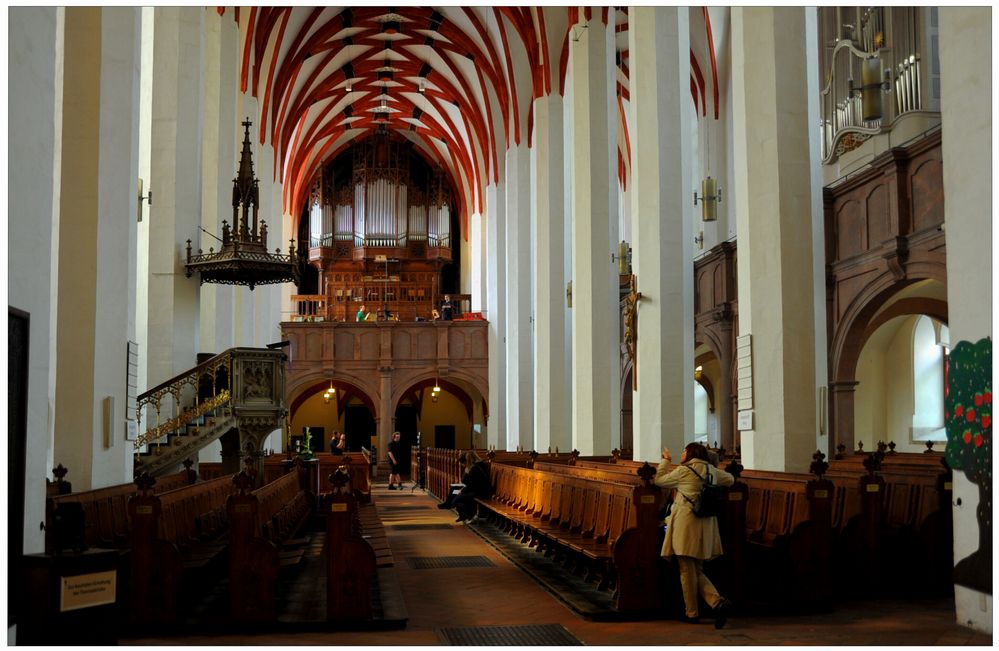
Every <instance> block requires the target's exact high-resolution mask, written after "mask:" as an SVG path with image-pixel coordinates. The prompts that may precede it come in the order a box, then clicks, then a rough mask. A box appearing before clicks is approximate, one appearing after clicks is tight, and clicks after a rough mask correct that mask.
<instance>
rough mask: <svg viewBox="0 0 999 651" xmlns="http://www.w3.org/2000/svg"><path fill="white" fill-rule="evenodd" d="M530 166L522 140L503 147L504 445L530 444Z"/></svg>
mask: <svg viewBox="0 0 999 651" xmlns="http://www.w3.org/2000/svg"><path fill="white" fill-rule="evenodd" d="M530 172H531V165H530V151H529V150H528V148H527V145H526V143H525V144H522V145H519V146H514V147H511V148H510V149H508V150H507V152H506V223H505V227H506V246H507V249H506V255H505V256H504V260H503V264H504V266H505V268H506V272H505V274H506V278H505V280H506V310H505V311H504V318H505V321H506V402H505V404H504V408H505V409H506V427H507V432H508V436H507V445H508V446H510V447H516V446H517V445H519V446H521V447H522V448H523V449H527V450H530V449H533V447H534V418H533V415H534V408H533V402H534V389H533V385H534V371H533V364H532V352H533V346H532V342H531V339H532V337H531V325H532V323H531V322H532V315H531V308H532V302H531V284H532V283H531V278H532V274H531V190H530V188H531V174H530Z"/></svg>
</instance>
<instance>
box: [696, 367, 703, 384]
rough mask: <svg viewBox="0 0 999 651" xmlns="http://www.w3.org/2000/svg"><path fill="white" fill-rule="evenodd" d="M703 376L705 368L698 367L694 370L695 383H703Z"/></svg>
mask: <svg viewBox="0 0 999 651" xmlns="http://www.w3.org/2000/svg"><path fill="white" fill-rule="evenodd" d="M703 374H704V368H703V367H701V366H698V367H697V368H695V369H694V381H695V382H700V381H701V376H702V375H703Z"/></svg>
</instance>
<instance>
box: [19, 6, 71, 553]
mask: <svg viewBox="0 0 999 651" xmlns="http://www.w3.org/2000/svg"><path fill="white" fill-rule="evenodd" d="M63 12H64V10H63V9H61V8H57V7H45V8H31V7H12V8H9V9H8V19H9V23H8V27H9V30H8V37H9V39H10V40H9V42H8V54H9V56H10V59H9V62H8V70H7V72H8V80H7V81H8V86H9V87H10V88H17V89H18V90H17V92H16V93H11V94H10V95H9V96H8V99H7V108H8V119H9V124H8V143H7V145H8V151H9V153H10V155H11V157H12V159H13V158H14V157H16V160H17V164H16V165H12V166H10V167H9V168H8V182H9V186H8V193H9V194H8V204H7V207H8V211H9V215H10V216H11V218H10V219H9V220H8V222H7V228H8V231H7V233H8V237H9V238H10V239H9V240H8V241H9V242H16V243H17V245H16V246H8V247H6V250H7V254H8V255H9V259H8V264H7V270H8V274H9V276H8V283H7V288H8V298H7V300H8V303H9V305H10V306H11V307H16V308H18V309H20V310H24V311H26V312H28V313H29V314H30V319H31V321H30V327H31V330H30V334H29V342H28V345H29V349H28V356H29V357H28V387H27V390H28V405H27V407H28V409H27V430H28V435H27V450H26V455H25V457H26V458H25V476H26V483H25V505H24V508H25V515H24V518H25V520H24V521H25V526H24V551H25V553H36V552H41V551H42V550H43V548H44V535H43V532H42V531H41V530H40V529H39V527H38V523H39V522H43V521H44V520H45V478H46V475H47V474H48V469H49V468H51V467H52V465H51V457H50V454H51V449H52V446H51V439H50V431H51V428H52V421H51V418H50V415H49V395H50V392H49V386H50V366H51V356H50V338H51V337H52V336H53V331H52V327H51V323H52V318H51V317H52V309H53V301H52V299H51V293H50V286H51V283H52V282H53V273H52V257H53V254H52V251H53V237H54V233H55V228H54V223H57V219H58V218H57V216H56V210H55V208H56V207H57V206H58V203H59V197H58V195H57V194H56V193H55V192H54V188H55V187H57V186H58V182H57V179H56V178H55V176H56V175H57V173H58V172H57V170H58V169H59V147H60V138H59V136H60V134H61V126H60V125H61V120H62V117H61V108H59V109H57V105H58V106H60V107H61V103H62V97H61V69H62V64H61V57H62V48H61V47H60V46H57V43H59V42H60V41H61V34H60V32H61V25H62V14H63ZM10 533H13V532H10Z"/></svg>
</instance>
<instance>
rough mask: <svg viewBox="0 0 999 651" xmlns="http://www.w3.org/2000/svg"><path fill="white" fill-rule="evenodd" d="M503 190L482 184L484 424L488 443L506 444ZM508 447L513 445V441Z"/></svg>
mask: <svg viewBox="0 0 999 651" xmlns="http://www.w3.org/2000/svg"><path fill="white" fill-rule="evenodd" d="M503 208H504V203H503V191H502V188H501V187H498V186H496V185H491V186H489V187H487V188H486V214H485V216H484V217H485V220H486V278H487V285H486V310H487V314H486V318H487V319H488V321H489V336H488V346H489V401H488V407H489V420H488V423H487V426H486V434H487V436H486V440H487V442H488V445H491V446H493V445H494V446H496V448H497V449H500V450H505V449H506V448H507V441H508V438H507V432H506V407H505V406H504V405H505V404H506V343H505V340H506V324H505V319H504V316H503V315H504V313H505V303H506V300H505V299H506V281H505V279H504V265H503V260H504V258H505V256H506V236H505V233H506V230H505V228H504V225H503V221H504V219H505V216H504V209H503ZM512 447H516V444H514V445H513V446H512Z"/></svg>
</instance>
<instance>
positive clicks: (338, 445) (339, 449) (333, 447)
mask: <svg viewBox="0 0 999 651" xmlns="http://www.w3.org/2000/svg"><path fill="white" fill-rule="evenodd" d="M346 443H347V437H346V436H344V435H343V434H341V433H340V432H339V431H336V432H333V439H332V440H331V441H330V452H332V453H333V454H340V455H342V454H343V453H344V452H345V451H346Z"/></svg>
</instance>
